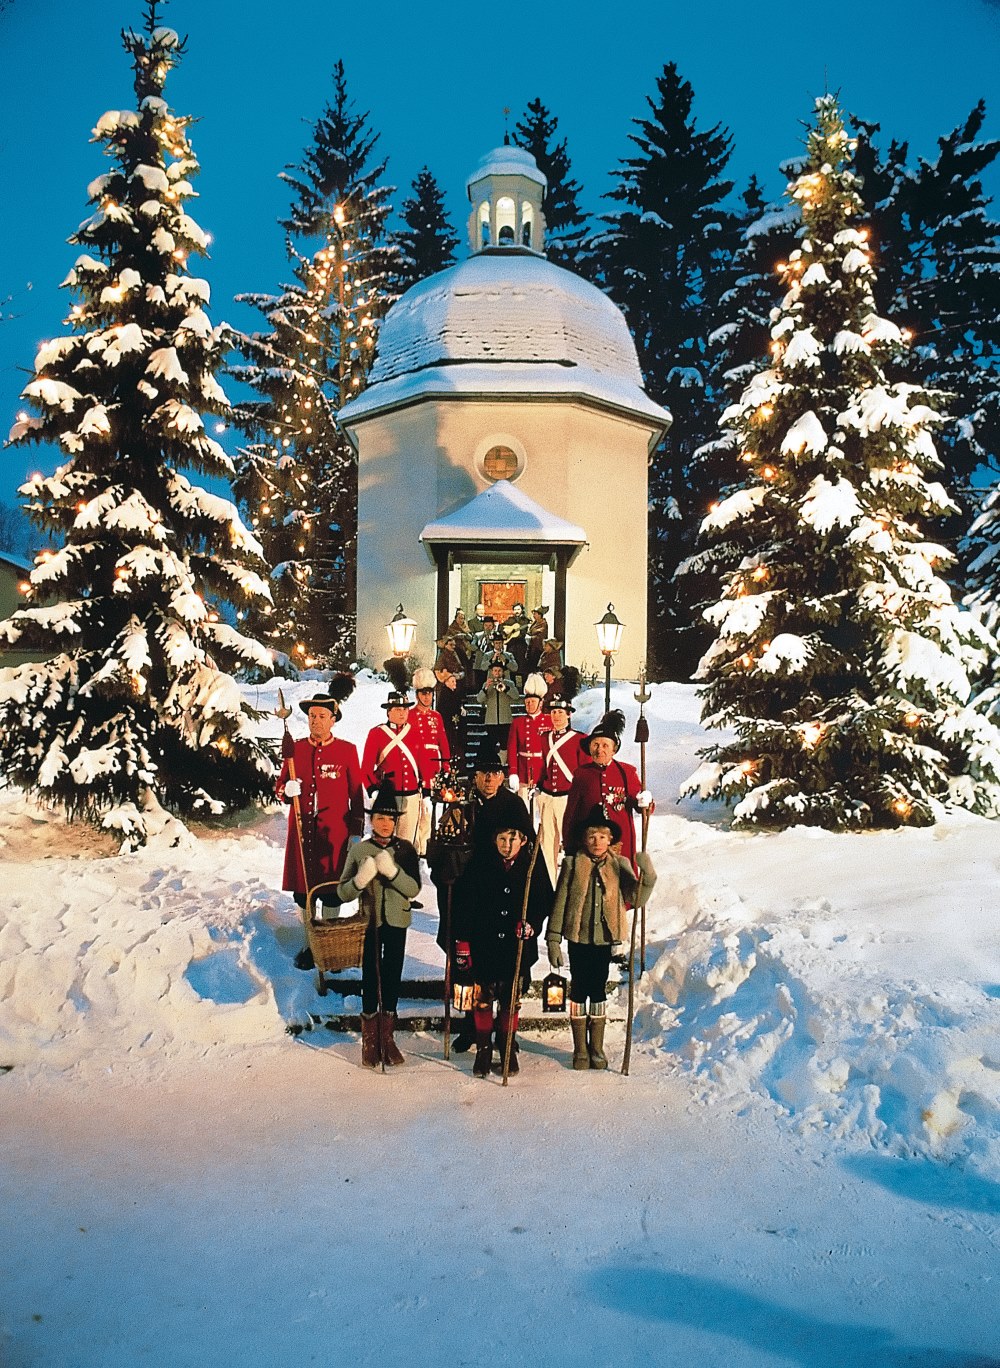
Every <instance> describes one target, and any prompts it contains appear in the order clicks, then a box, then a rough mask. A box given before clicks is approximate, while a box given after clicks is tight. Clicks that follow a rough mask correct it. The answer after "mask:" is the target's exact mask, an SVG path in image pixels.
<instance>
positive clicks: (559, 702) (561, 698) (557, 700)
mask: <svg viewBox="0 0 1000 1368" xmlns="http://www.w3.org/2000/svg"><path fill="white" fill-rule="evenodd" d="M545 707H546V709H547V710H548V711H549V712H551V711H552V709H553V708H562V710H563V712H568V713H571V712H576V709H575V708H574V707H573V704H572V703H571V702H570V701H569V699H568V698H567V697H566V696H565V694H553V695H552V697H551V698H549V699H546V702H545Z"/></svg>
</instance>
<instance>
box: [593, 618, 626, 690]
mask: <svg viewBox="0 0 1000 1368" xmlns="http://www.w3.org/2000/svg"><path fill="white" fill-rule="evenodd" d="M594 626H595V628H596V629H597V644H598V646H599V647H600V649H601V654H602V655H603V656H604V711H605V712H609V711H610V709H611V663H612V661H613V659H614V656H615V653H616V651H617V650H618V647H619V646H620V645H621V643H622V632H624V630H625V624H624V622H619V621H618V619H617V618H616V617H615V605H614V604H613V603H609V604H608V611H607V612H606V613H605V614H604V616H603V617H602V618H601V620H600V622H595V623H594Z"/></svg>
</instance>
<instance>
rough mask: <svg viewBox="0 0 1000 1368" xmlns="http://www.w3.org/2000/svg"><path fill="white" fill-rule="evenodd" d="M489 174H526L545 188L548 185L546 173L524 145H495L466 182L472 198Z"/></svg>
mask: <svg viewBox="0 0 1000 1368" xmlns="http://www.w3.org/2000/svg"><path fill="white" fill-rule="evenodd" d="M487 176H526V177H527V178H528V180H530V181H534V183H535V185H540V186H541V188H542V189H543V190H544V189H545V187H546V186H547V185H548V181H547V180H546V179H545V175H544V173H543V172H542V171H540V170H539V169H538V163H537V162H536V161H535V159H534V157H533V156H532V155H531V153H530V152H527V151H525V149H524V148H523V147H512V146H505V147H494V149H493V151H492V152H487V154H486V156H485V157H484V158H483V159H482V161H481V162H480V163H479V165H478V166H477V167H476V169H475V171H473V173H472V175H471V176H470V177H469V179H468V180H467V181H466V182H465V188H466V191H467V192H468V195H469V199H470V200H471V199H474V198H475V187H476V186H477V185H478V184H479V182H480V181H484V180H485V179H486V178H487Z"/></svg>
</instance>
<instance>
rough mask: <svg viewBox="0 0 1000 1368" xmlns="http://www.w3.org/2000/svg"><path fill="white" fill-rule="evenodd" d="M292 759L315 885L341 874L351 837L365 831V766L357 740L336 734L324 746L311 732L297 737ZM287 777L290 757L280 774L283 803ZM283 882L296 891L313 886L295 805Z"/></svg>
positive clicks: (288, 801) (309, 863)
mask: <svg viewBox="0 0 1000 1368" xmlns="http://www.w3.org/2000/svg"><path fill="white" fill-rule="evenodd" d="M292 759H293V761H294V764H295V777H296V779H298V780H299V782H300V783H301V785H302V793H301V795H300V797H299V811H300V812H301V814H302V845H303V847H304V848H305V853H306V868H307V870H308V871H309V886H310V887H312V886H313V885H315V884H318V883H325V882H326V881H327V880H328V879H337V878H338V877H339V875H340V871H341V869H342V868H343V864H344V859H345V857H346V855H347V843H348V839H349V838H350V837H351V836H360V834H361V832H362V831H364V828H365V809H364V798H363V795H362V792H361V765H360V763H359V762H358V752H357V750H356V748H355V747H354V746H353V745H352V743H351V742H350V741H342V740H341V739H340V738H339V737H337V736H332V737H331V738H330V740H329V741H327V742H326V744H325V745H322V746H314V745H313V743H312V742H311V741H310V740H309V738H308V737H303V739H302V740H301V741H296V742H295V750H294V752H293V755H292ZM288 778H289V773H288V761H287V760H286V761H285V763H284V764H283V765H282V767H281V774H280V775H279V776H278V785H277V791H278V799H279V801H280V802H282V803H285V802H287V803H289V804H291V801H292V800H291V799H290V798H286V797H285V782H286V780H287V779H288ZM281 886H282V888H285V889H289V890H290V891H291V892H293V893H306V892H307V891H308V889H307V888H306V879H305V877H304V875H303V872H302V859H301V857H300V853H299V836H298V832H297V831H296V828H295V810H294V808H291V809H290V811H289V813H288V838H287V840H286V842H285V870H284V875H283V877H282V881H281Z"/></svg>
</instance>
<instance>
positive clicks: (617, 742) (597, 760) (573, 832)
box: [563, 708, 655, 868]
mask: <svg viewBox="0 0 1000 1368" xmlns="http://www.w3.org/2000/svg"><path fill="white" fill-rule="evenodd" d="M624 730H625V714H624V713H623V712H622V711H621V709H620V708H612V709H611V711H610V712H607V713H605V714H604V716H603V717H602V718H601V720H600V722H598V724H597V726H596V727H595V728H594V730H593V731H592V732H591V733H590V735H589V736H585V737H584V738H583V739H582V741H581V742H580V745H581V747H582V748H583V750H584V751H585V752H586V753H587V754H588V755H589V757H590V759H589V760H586V761H584V763H583V764H581V765H580V767H579V769H578V770H577V771H576V773H575V774H574V775H573V782H572V784H571V785H570V789H569V794H568V796H567V799H566V811H565V814H564V815H563V845H564V846H565V848H566V849H567V850H574V849H575V847H574V845H573V844H572V843H573V841H574V839H575V838H576V836H577V835H578V833H579V832H580V830H581V827H580V823H581V821H582V820H583V818H584V817H585V816H586V815H587V813H588V812H590V811H591V810H592V809H593V808H594V807H595V806H599V807H602V808H603V809H604V811H605V812H606V813H607V815H608V816H609V817H612V818H614V821H615V825H616V826H617V828H618V830H619V831H620V833H621V835H620V837H619V840H620V841H621V854H622V855H624V856H625V858H626V859H627V860H628V861H629V863H630V864H631V865H632V866H633V868H635V867H636V863H635V848H636V847H635V819H634V816H633V814H634V813H636V812H643V811H648V812H649V814H650V816H652V813H653V811H654V807H655V805H654V803H653V795H652V794H651V793H650V792H649V790H648V789H644V788H643V787H642V783H641V781H640V779H639V774H638V771H637V770H636V768H635V766H634V765H629V764H626V763H625V762H624V761H622V760H617V759H616V758H615V756H616V754H617V752H618V750H619V747H620V746H621V743H622V732H623V731H624Z"/></svg>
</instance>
